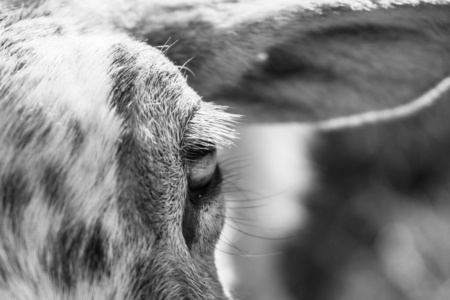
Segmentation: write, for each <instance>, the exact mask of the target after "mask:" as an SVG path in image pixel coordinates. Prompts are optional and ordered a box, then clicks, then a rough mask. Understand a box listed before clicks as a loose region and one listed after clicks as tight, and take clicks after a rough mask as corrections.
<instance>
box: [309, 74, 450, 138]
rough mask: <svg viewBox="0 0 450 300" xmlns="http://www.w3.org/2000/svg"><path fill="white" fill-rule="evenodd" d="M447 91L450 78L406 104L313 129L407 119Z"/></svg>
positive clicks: (433, 102) (327, 123)
mask: <svg viewBox="0 0 450 300" xmlns="http://www.w3.org/2000/svg"><path fill="white" fill-rule="evenodd" d="M448 91H450V76H448V77H445V78H444V79H442V80H441V81H440V82H439V83H438V84H437V85H436V86H434V87H433V88H431V89H430V90H428V91H427V92H426V93H424V94H423V95H422V96H420V97H419V98H417V99H415V100H413V101H411V102H409V103H407V104H404V105H400V106H397V107H394V108H388V109H383V110H379V111H369V112H365V113H362V114H357V115H353V116H348V117H339V118H335V119H331V120H327V121H323V122H319V123H317V124H315V127H316V128H317V129H319V130H326V131H332V130H341V129H347V128H352V127H358V126H363V125H369V124H376V123H382V122H389V121H394V120H398V119H403V118H407V117H409V116H411V115H414V114H417V113H419V112H421V111H422V110H424V109H426V108H427V107H430V106H432V105H433V104H435V103H436V102H437V101H439V99H441V96H442V95H443V94H444V93H446V92H448Z"/></svg>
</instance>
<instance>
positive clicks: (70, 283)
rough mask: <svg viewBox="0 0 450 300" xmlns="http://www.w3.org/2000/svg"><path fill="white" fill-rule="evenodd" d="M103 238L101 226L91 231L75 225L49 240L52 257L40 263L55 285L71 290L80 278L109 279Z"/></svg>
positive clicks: (96, 226) (105, 245)
mask: <svg viewBox="0 0 450 300" xmlns="http://www.w3.org/2000/svg"><path fill="white" fill-rule="evenodd" d="M105 237H106V234H105V233H104V232H103V229H102V228H101V225H100V223H97V224H95V225H94V226H93V227H92V228H88V227H86V225H84V224H81V223H78V224H75V225H72V226H67V227H65V228H63V229H62V230H61V231H60V232H59V233H58V234H57V235H56V238H54V240H53V239H50V240H49V244H50V245H52V246H51V249H49V250H50V253H52V255H51V257H50V258H46V257H43V262H44V265H45V266H46V268H47V272H48V273H49V274H50V276H51V277H52V279H53V281H54V282H55V283H56V285H58V286H59V287H60V288H61V289H62V290H67V289H68V290H70V289H72V288H73V287H74V286H75V285H76V283H77V281H78V280H79V279H81V278H84V279H87V280H89V281H94V280H98V279H100V278H101V277H103V276H109V275H110V269H109V266H108V263H107V257H106V253H107V250H106V247H107V244H106V240H105Z"/></svg>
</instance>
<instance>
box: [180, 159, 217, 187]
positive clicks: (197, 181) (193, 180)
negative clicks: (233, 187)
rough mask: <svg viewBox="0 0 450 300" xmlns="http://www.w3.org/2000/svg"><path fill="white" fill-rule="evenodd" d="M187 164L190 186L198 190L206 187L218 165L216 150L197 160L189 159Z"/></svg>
mask: <svg viewBox="0 0 450 300" xmlns="http://www.w3.org/2000/svg"><path fill="white" fill-rule="evenodd" d="M187 166H188V168H187V169H188V170H187V173H188V183H189V188H190V189H192V190H196V189H200V188H202V187H204V186H205V185H206V184H207V183H208V182H209V181H210V180H211V178H212V176H213V175H214V172H215V170H216V167H217V152H216V150H213V151H210V152H208V153H207V154H206V155H204V156H202V157H200V158H198V159H196V160H188V162H187Z"/></svg>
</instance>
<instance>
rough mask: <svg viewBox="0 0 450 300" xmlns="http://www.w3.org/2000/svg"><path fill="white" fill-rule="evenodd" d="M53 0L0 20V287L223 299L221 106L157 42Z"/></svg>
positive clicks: (224, 129) (225, 133)
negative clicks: (218, 261)
mask: <svg viewBox="0 0 450 300" xmlns="http://www.w3.org/2000/svg"><path fill="white" fill-rule="evenodd" d="M77 18H78V17H77V16H70V15H68V14H66V13H64V12H63V11H62V10H61V11H60V12H58V9H57V8H56V7H55V6H52V4H51V3H44V4H42V6H33V7H30V8H28V7H25V8H24V7H19V8H17V9H14V8H12V9H7V10H6V9H5V11H4V12H3V13H2V17H1V25H0V31H1V33H0V44H1V49H0V56H1V59H0V61H1V63H0V73H1V86H0V94H1V99H0V106H1V109H0V120H1V121H0V123H1V127H2V128H3V129H2V132H1V133H0V145H1V146H0V166H1V167H0V169H1V174H0V203H1V205H0V215H1V227H0V236H1V238H0V275H1V276H0V298H1V299H225V296H224V295H223V292H222V288H221V285H220V284H219V282H218V279H217V272H216V269H215V267H214V249H215V244H216V242H217V240H218V237H219V234H220V232H221V229H222V226H223V216H224V206H223V201H222V194H221V178H222V175H221V171H220V168H219V166H218V165H217V158H216V154H215V152H216V148H217V147H220V146H225V145H228V144H229V143H230V138H232V136H233V132H232V131H231V130H229V129H228V125H229V124H230V122H232V120H233V117H231V116H230V115H228V114H226V113H224V112H223V109H222V108H221V107H217V106H214V105H212V104H209V103H204V102H202V101H201V99H200V98H199V96H197V94H196V93H195V92H193V91H192V89H190V88H189V87H188V86H187V84H186V81H185V78H184V77H183V76H182V74H181V73H180V71H179V70H178V68H176V67H175V66H174V65H173V64H172V63H171V62H170V61H168V60H167V59H166V58H165V57H164V56H163V54H162V53H161V52H160V51H159V50H156V49H154V48H152V47H150V46H148V45H145V44H143V43H140V42H136V41H133V40H132V39H131V38H129V37H128V36H127V35H124V34H120V33H114V32H113V31H109V30H107V29H105V28H102V29H98V28H95V27H94V28H92V27H91V24H89V25H87V24H84V23H83V22H81V21H80V20H79V19H77Z"/></svg>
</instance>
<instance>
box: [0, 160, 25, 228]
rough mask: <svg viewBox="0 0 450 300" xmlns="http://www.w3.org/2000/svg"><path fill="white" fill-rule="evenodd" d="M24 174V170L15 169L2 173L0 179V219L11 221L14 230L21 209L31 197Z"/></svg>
mask: <svg viewBox="0 0 450 300" xmlns="http://www.w3.org/2000/svg"><path fill="white" fill-rule="evenodd" d="M25 174H26V172H25V171H24V170H21V169H16V170H14V171H12V172H11V173H6V174H4V175H3V176H2V177H1V181H0V201H1V209H2V212H3V216H2V219H4V220H9V221H10V222H11V226H12V229H13V231H14V232H17V230H18V229H19V226H20V223H21V221H22V218H23V211H24V210H25V208H26V207H27V206H28V204H29V203H30V200H31V197H32V193H31V192H30V189H29V187H28V180H27V178H26V175H25Z"/></svg>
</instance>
